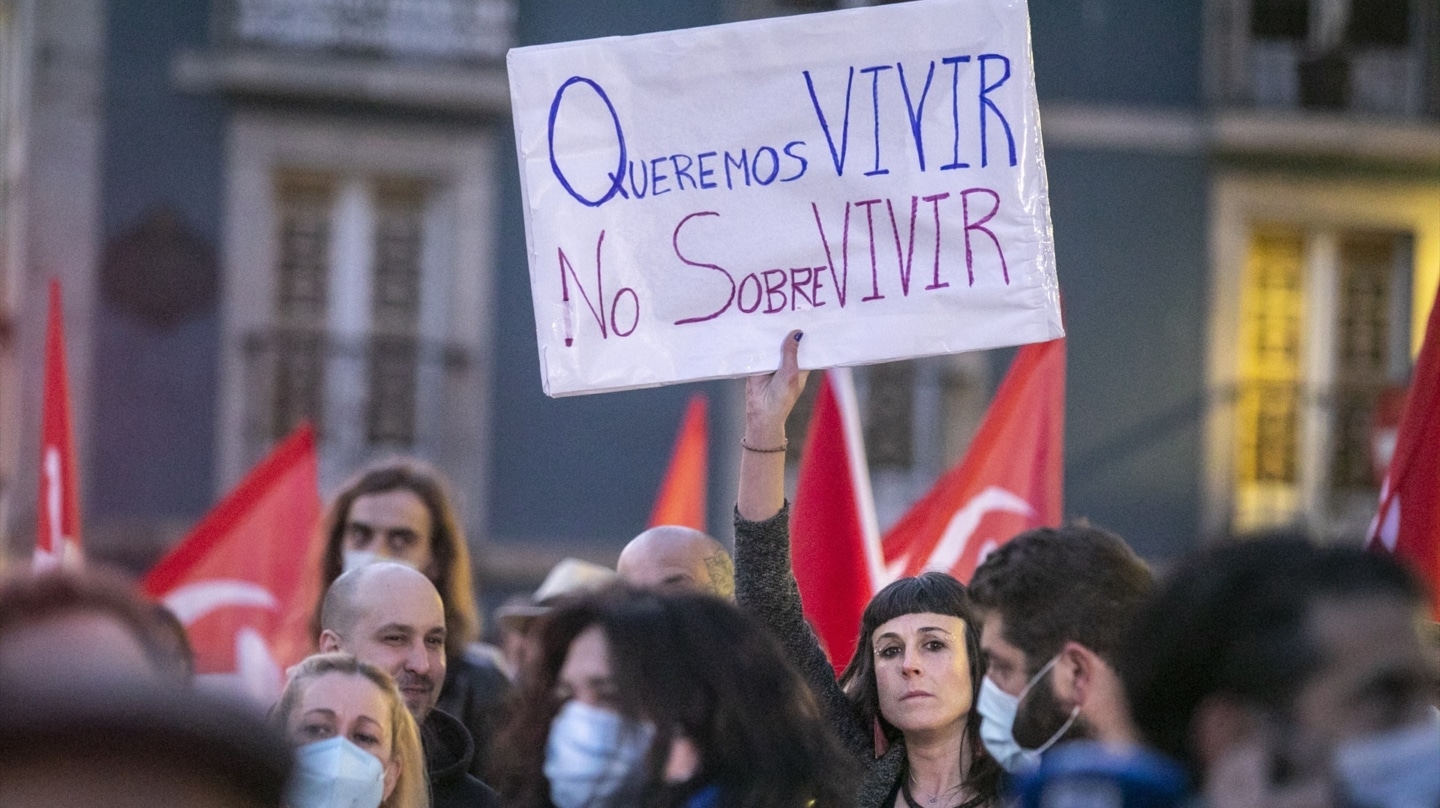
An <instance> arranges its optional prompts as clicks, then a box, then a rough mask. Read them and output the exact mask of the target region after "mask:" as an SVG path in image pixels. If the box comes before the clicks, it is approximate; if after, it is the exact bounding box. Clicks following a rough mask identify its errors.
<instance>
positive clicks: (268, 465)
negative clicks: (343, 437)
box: [144, 424, 320, 701]
mask: <svg viewBox="0 0 1440 808" xmlns="http://www.w3.org/2000/svg"><path fill="white" fill-rule="evenodd" d="M319 519H320V495H319V485H318V482H317V469H316V460H315V435H314V432H313V431H312V430H311V428H310V426H309V425H308V424H307V425H302V426H301V427H299V428H298V429H296V430H295V431H294V432H293V433H291V434H290V436H289V437H287V438H285V440H284V441H282V442H281V443H280V445H278V446H276V447H275V449H274V451H272V452H271V453H270V455H269V456H268V457H266V458H265V459H264V460H262V461H260V463H259V464H258V465H256V466H255V468H253V469H251V471H250V474H249V475H248V476H246V477H245V479H244V480H242V481H241V482H240V484H239V485H238V486H236V487H235V489H234V490H233V491H231V492H230V493H229V495H227V496H226V497H225V499H223V500H221V502H220V504H218V505H216V506H215V507H214V509H212V510H211V511H210V513H208V514H206V515H205V518H204V519H202V520H200V524H199V525H197V526H196V527H195V529H194V531H192V532H191V533H190V535H189V536H187V537H186V538H185V540H184V541H182V542H180V544H179V545H178V546H177V547H176V548H175V549H174V550H173V551H171V553H170V555H168V556H166V557H165V558H164V559H163V560H161V561H160V563H159V564H157V565H156V566H155V568H154V569H153V570H151V571H150V574H149V575H148V576H147V577H146V578H145V582H144V589H145V592H146V593H147V594H149V595H150V596H152V597H155V598H159V599H162V600H163V601H164V602H165V605H166V606H168V607H170V609H171V611H173V612H175V615H176V616H177V617H179V618H180V622H181V623H183V624H184V625H185V629H186V632H187V633H188V634H189V636H190V644H191V646H192V647H193V648H194V649H195V672H196V673H197V674H199V675H206V676H209V677H212V681H217V682H219V683H222V684H227V685H230V686H232V687H238V688H239V689H241V690H243V691H244V692H246V693H249V694H250V695H252V696H254V697H256V698H257V699H260V700H262V701H265V700H268V699H273V698H274V697H275V696H278V695H279V692H280V685H281V681H282V680H281V676H282V671H283V670H284V669H285V668H286V667H288V666H290V665H293V664H294V663H296V662H299V661H300V660H301V659H303V658H304V657H305V656H306V655H308V654H309V653H310V651H311V648H312V646H313V641H314V638H312V637H311V636H310V635H309V620H310V612H311V610H312V609H313V608H314V607H315V602H316V600H317V599H318V598H319V594H320V593H319V589H320V572H319V551H320V547H319V542H317V541H314V540H313V539H314V537H316V536H318V532H317V530H316V526H317V523H318V522H319Z"/></svg>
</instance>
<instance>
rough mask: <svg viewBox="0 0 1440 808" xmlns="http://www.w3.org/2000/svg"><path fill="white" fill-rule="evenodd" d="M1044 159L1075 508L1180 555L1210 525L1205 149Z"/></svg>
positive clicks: (1069, 490) (1139, 544)
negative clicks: (1205, 417)
mask: <svg viewBox="0 0 1440 808" xmlns="http://www.w3.org/2000/svg"><path fill="white" fill-rule="evenodd" d="M1046 159H1047V161H1048V164H1049V177H1050V199H1051V210H1052V213H1051V215H1052V218H1053V222H1054V226H1055V257H1056V263H1057V266H1058V271H1059V274H1060V289H1061V293H1062V295H1063V296H1064V306H1065V320H1066V327H1067V332H1068V334H1069V344H1068V356H1069V364H1068V368H1067V379H1066V381H1067V395H1068V397H1067V401H1066V412H1065V415H1066V468H1065V472H1066V473H1065V509H1066V512H1067V513H1068V514H1070V515H1073V516H1085V517H1088V518H1090V519H1091V521H1093V522H1095V523H1096V524H1098V525H1101V526H1103V527H1107V528H1110V529H1112V530H1115V531H1117V532H1118V533H1120V534H1121V535H1122V536H1124V537H1125V538H1126V539H1128V540H1129V541H1130V542H1131V544H1132V545H1133V546H1134V547H1135V548H1136V550H1137V551H1139V552H1140V553H1142V554H1143V555H1146V556H1151V557H1168V556H1172V555H1176V554H1178V553H1179V552H1182V551H1183V550H1184V549H1185V548H1187V547H1189V546H1191V545H1192V544H1194V542H1195V536H1196V531H1197V530H1198V528H1199V499H1198V497H1199V490H1198V486H1199V482H1198V481H1199V472H1200V455H1201V452H1200V449H1201V447H1200V441H1201V436H1200V419H1201V414H1202V403H1203V392H1204V382H1205V367H1204V355H1205V345H1204V333H1205V332H1204V317H1205V311H1206V306H1205V289H1206V279H1207V277H1208V274H1209V270H1208V262H1207V258H1206V251H1205V234H1206V226H1205V221H1206V218H1205V217H1206V188H1207V183H1208V180H1207V166H1206V161H1205V158H1204V157H1202V156H1176V155H1154V154H1143V155H1142V154H1133V153H1123V152H1081V151H1066V150H1051V151H1049V152H1047V154H1046Z"/></svg>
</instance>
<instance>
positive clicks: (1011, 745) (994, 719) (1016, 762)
mask: <svg viewBox="0 0 1440 808" xmlns="http://www.w3.org/2000/svg"><path fill="white" fill-rule="evenodd" d="M978 706H979V709H980V719H981V720H980V742H981V743H983V744H985V749H986V751H988V752H989V753H990V757H993V758H995V760H996V761H997V762H998V763H999V764H1000V766H1001V768H1003V769H1005V771H1007V772H1010V773H1011V774H1016V773H1018V772H1022V771H1025V770H1027V769H1033V768H1035V766H1037V765H1039V763H1040V755H1038V754H1037V753H1035V752H1031V751H1030V750H1028V749H1025V748H1023V747H1021V746H1020V744H1018V743H1016V742H1015V736H1014V734H1013V733H1012V731H1011V728H1012V727H1014V726H1015V713H1016V711H1017V710H1019V709H1020V697H1019V696H1012V695H1010V694H1009V693H1006V692H1005V691H1003V690H1001V689H1000V686H999V685H997V684H995V682H994V680H992V679H991V678H990V677H989V676H986V677H985V678H984V679H981V680H980V703H979V705H978Z"/></svg>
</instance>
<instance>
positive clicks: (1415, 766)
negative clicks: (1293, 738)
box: [1335, 708, 1440, 808]
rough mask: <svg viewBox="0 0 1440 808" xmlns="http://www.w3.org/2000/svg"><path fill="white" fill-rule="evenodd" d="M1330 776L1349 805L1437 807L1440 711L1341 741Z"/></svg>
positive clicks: (1439, 771) (1439, 793)
mask: <svg viewBox="0 0 1440 808" xmlns="http://www.w3.org/2000/svg"><path fill="white" fill-rule="evenodd" d="M1335 773H1336V775H1337V776H1338V778H1339V780H1340V784H1341V785H1342V786H1343V787H1344V789H1345V792H1346V794H1347V796H1349V798H1350V801H1351V802H1352V803H1353V804H1354V805H1357V806H1363V808H1434V806H1437V805H1440V712H1437V711H1436V710H1435V709H1434V708H1431V710H1430V711H1429V712H1428V714H1427V715H1426V718H1425V720H1423V721H1420V722H1418V723H1415V724H1411V725H1409V726H1407V727H1401V728H1399V729H1395V730H1390V731H1389V732H1380V733H1376V734H1373V735H1366V736H1364V737H1361V738H1356V739H1354V740H1349V741H1345V742H1344V743H1342V744H1340V745H1339V746H1338V747H1337V748H1336V749H1335Z"/></svg>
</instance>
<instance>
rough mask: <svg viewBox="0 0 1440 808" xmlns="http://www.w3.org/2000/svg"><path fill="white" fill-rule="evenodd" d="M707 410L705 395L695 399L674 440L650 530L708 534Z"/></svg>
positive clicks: (697, 395)
mask: <svg viewBox="0 0 1440 808" xmlns="http://www.w3.org/2000/svg"><path fill="white" fill-rule="evenodd" d="M705 410H706V399H705V394H704V393H696V394H694V395H692V396H691V397H690V403H689V405H687V406H686V407H685V418H684V420H682V421H681V422H680V433H679V434H678V435H676V437H675V450H674V452H672V453H671V455H670V467H669V468H668V469H666V470H665V480H664V482H662V483H661V484H660V493H659V495H657V496H656V497H655V509H654V510H653V511H651V512H650V524H649V525H648V526H649V527H655V526H657V525H683V526H685V527H689V528H694V529H696V530H700V531H703V530H705V477H706V468H707V467H708V465H709V464H708V463H707V459H708V458H707V455H708V454H709V451H710V442H709V439H708V438H707V432H706V413H705Z"/></svg>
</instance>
